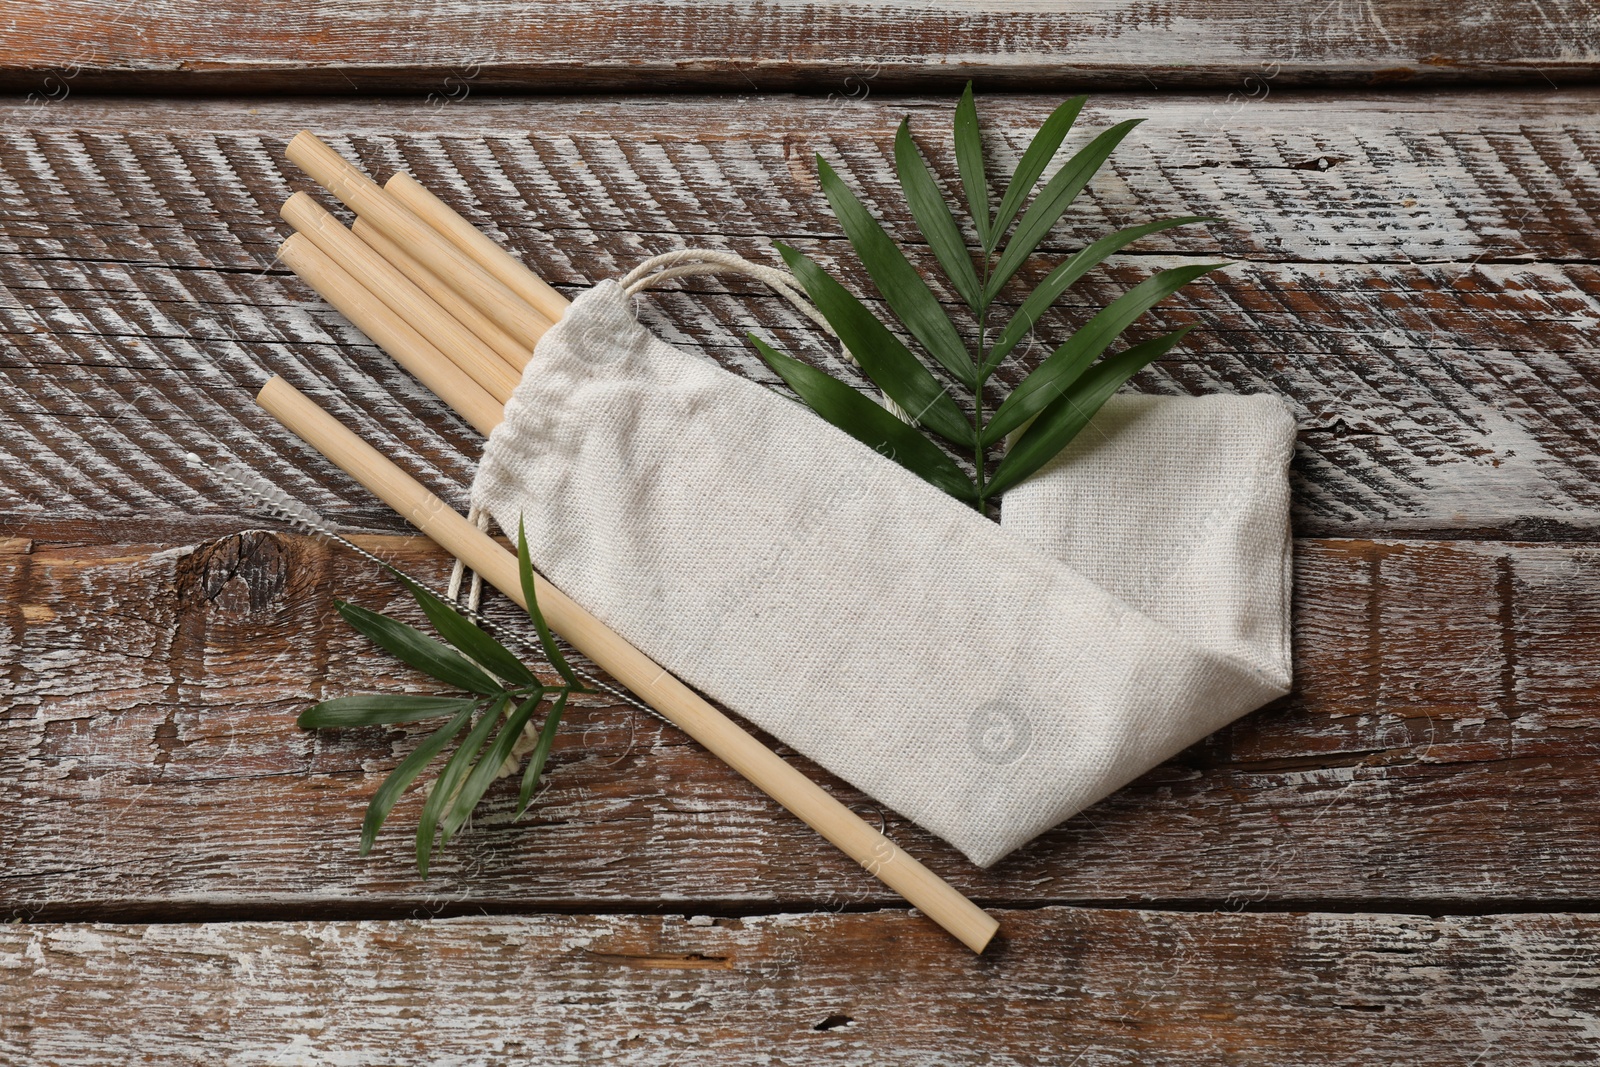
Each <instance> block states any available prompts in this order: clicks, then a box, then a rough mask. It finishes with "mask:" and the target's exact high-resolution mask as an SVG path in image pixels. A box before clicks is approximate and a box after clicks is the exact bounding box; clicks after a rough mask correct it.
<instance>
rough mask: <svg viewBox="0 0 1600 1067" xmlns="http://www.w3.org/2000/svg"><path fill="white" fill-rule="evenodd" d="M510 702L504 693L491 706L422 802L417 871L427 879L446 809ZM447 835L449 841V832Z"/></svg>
mask: <svg viewBox="0 0 1600 1067" xmlns="http://www.w3.org/2000/svg"><path fill="white" fill-rule="evenodd" d="M510 702H511V698H510V697H508V696H505V695H501V696H499V697H497V698H496V699H495V700H494V702H493V703H491V704H490V705H489V707H488V708H487V710H485V711H484V713H483V714H482V715H481V716H480V717H479V718H478V723H477V725H476V726H474V727H473V728H472V731H471V732H470V733H468V734H467V737H466V740H464V741H462V742H461V747H459V748H457V749H456V751H455V754H454V755H452V756H451V757H450V760H449V762H448V763H446V764H445V765H444V770H442V771H440V772H439V777H438V778H436V779H434V782H433V791H432V792H430V793H429V794H428V800H427V803H425V804H423V805H422V821H421V822H420V823H418V824H417V870H419V871H420V872H422V876H423V877H424V878H426V877H427V876H428V860H429V859H430V858H431V857H432V856H433V841H434V835H435V834H436V833H438V830H439V822H440V820H441V819H442V818H443V816H444V812H445V808H446V806H448V805H449V803H450V801H451V800H452V798H453V797H454V796H455V792H456V789H457V787H459V786H460V785H461V782H462V779H464V778H465V777H466V776H467V772H468V771H469V770H471V769H472V767H473V766H474V765H475V764H476V763H477V759H478V753H479V752H480V751H481V750H482V749H483V743H484V742H485V741H487V740H488V739H489V732H490V731H491V730H493V729H494V726H495V724H496V723H497V722H499V721H500V716H501V715H502V714H503V713H504V712H505V710H506V705H507V704H509V703H510ZM444 836H445V839H446V840H448V839H449V836H450V835H449V834H445V835H444Z"/></svg>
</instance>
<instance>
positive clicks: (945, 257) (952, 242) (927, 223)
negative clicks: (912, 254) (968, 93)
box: [894, 119, 983, 385]
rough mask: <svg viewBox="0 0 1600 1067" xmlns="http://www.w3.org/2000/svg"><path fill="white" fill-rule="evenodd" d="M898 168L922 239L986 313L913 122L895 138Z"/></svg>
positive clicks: (967, 296)
mask: <svg viewBox="0 0 1600 1067" xmlns="http://www.w3.org/2000/svg"><path fill="white" fill-rule="evenodd" d="M894 169H895V173H896V174H898V175H899V176H900V190H901V192H903V193H905V195H906V204H907V205H909V206H910V208H911V216H912V217H913V218H915V219H916V220H917V228H918V229H920V230H921V231H922V236H923V237H926V238H927V239H928V247H929V248H931V249H933V254H934V257H935V258H937V259H938V260H939V266H940V267H942V268H944V275H945V277H946V278H949V279H950V284H951V285H953V286H955V290H956V292H957V293H959V294H960V296H961V299H962V300H965V301H966V302H967V307H969V308H971V309H972V313H973V314H975V315H979V314H982V313H983V292H982V283H980V282H979V281H978V272H977V270H976V269H975V268H974V267H973V266H972V256H971V255H970V254H969V253H968V252H967V242H966V239H965V238H963V237H962V236H961V230H960V228H959V227H958V226H956V220H955V216H953V215H951V214H950V206H949V205H948V204H946V203H945V202H944V194H943V193H942V192H940V191H939V185H938V183H937V182H935V181H934V180H933V172H932V171H930V170H929V169H928V164H927V163H926V162H925V161H924V160H923V158H922V153H921V152H919V151H917V145H916V142H915V141H913V140H912V139H911V125H910V123H909V122H907V121H905V120H903V119H902V120H901V122H900V129H899V130H898V131H897V132H896V133H895V135H894ZM924 343H926V342H924ZM958 343H959V342H958ZM961 359H962V362H963V363H966V362H970V360H969V358H968V356H967V354H966V350H965V349H964V348H963V349H962V352H961ZM968 384H969V385H970V384H971V383H970V382H968Z"/></svg>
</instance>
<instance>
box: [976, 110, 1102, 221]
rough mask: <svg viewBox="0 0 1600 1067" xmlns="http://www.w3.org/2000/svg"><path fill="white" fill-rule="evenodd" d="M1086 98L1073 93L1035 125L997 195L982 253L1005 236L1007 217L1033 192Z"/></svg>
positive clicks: (1012, 216) (1014, 215) (1012, 217)
mask: <svg viewBox="0 0 1600 1067" xmlns="http://www.w3.org/2000/svg"><path fill="white" fill-rule="evenodd" d="M1088 99H1089V98H1088V97H1087V96H1075V97H1073V98H1072V99H1071V100H1068V101H1067V102H1066V103H1064V104H1062V105H1061V106H1060V107H1058V108H1056V109H1055V110H1054V111H1052V112H1051V113H1050V117H1049V118H1047V119H1045V120H1044V125H1043V126H1040V127H1039V132H1038V133H1036V134H1034V135H1033V140H1032V141H1030V142H1029V143H1028V150H1027V151H1026V152H1024V153H1022V158H1021V159H1020V160H1018V161H1017V169H1016V171H1015V172H1014V173H1013V174H1012V175H1011V182H1010V184H1008V185H1007V186H1006V192H1005V195H1004V196H1002V197H1001V198H1000V210H999V211H998V212H996V213H995V218H994V228H993V229H992V230H991V231H990V240H989V241H986V242H985V243H984V251H985V252H993V251H994V247H995V245H996V244H998V243H999V242H1000V239H1001V238H1002V237H1004V236H1005V232H1006V229H1007V227H1009V226H1010V225H1011V220H1012V219H1014V218H1016V216H1017V212H1018V211H1021V210H1022V202H1023V201H1024V200H1025V199H1027V196H1028V194H1029V193H1031V192H1033V187H1034V186H1035V185H1037V184H1038V182H1039V176H1040V175H1041V174H1043V173H1044V168H1045V167H1047V166H1048V165H1049V164H1050V160H1052V159H1054V158H1055V154H1056V150H1057V149H1059V148H1060V147H1061V142H1062V141H1064V140H1066V138H1067V131H1068V130H1070V129H1072V124H1073V123H1074V122H1077V121H1078V112H1080V111H1082V110H1083V105H1084V103H1085V102H1087V101H1088Z"/></svg>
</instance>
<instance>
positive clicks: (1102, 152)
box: [984, 119, 1144, 300]
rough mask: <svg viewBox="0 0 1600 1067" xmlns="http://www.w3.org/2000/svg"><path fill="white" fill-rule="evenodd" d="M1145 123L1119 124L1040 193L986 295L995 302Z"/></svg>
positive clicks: (1002, 257)
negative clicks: (1110, 159) (1110, 158)
mask: <svg viewBox="0 0 1600 1067" xmlns="http://www.w3.org/2000/svg"><path fill="white" fill-rule="evenodd" d="M1143 121H1144V120H1143V119H1129V120H1128V121H1126V122H1119V123H1117V124H1116V125H1115V126H1113V127H1111V128H1110V129H1109V130H1107V131H1105V132H1104V133H1102V134H1101V135H1100V136H1098V137H1096V138H1095V139H1094V140H1092V141H1090V142H1089V143H1088V144H1087V145H1085V146H1084V147H1083V148H1081V149H1079V150H1078V153H1077V155H1075V156H1073V157H1072V158H1071V159H1069V160H1068V161H1067V162H1066V163H1065V164H1064V165H1063V166H1062V168H1061V169H1060V170H1058V171H1056V174H1055V177H1053V178H1051V179H1050V180H1049V182H1047V183H1046V184H1045V187H1044V191H1043V192H1041V193H1040V194H1039V195H1038V196H1037V197H1036V198H1035V199H1034V201H1033V203H1032V204H1029V205H1028V210H1027V211H1025V212H1023V213H1022V221H1021V222H1019V223H1017V232H1016V233H1015V234H1013V235H1012V237H1011V240H1009V241H1007V242H1006V248H1005V251H1004V252H1002V253H1000V262H999V263H997V264H996V265H995V268H994V272H993V273H992V274H990V275H989V286H988V288H987V289H985V290H984V295H985V296H986V297H988V298H989V299H991V300H992V299H994V297H995V295H996V294H997V293H999V292H1000V289H1001V287H1003V286H1004V285H1005V284H1006V282H1008V281H1010V280H1011V276H1012V275H1013V274H1015V273H1017V268H1018V267H1020V266H1022V264H1023V261H1024V260H1026V259H1027V258H1028V257H1029V256H1030V255H1032V254H1033V250H1034V249H1035V248H1038V247H1039V242H1040V241H1043V240H1044V238H1045V235H1046V234H1047V233H1049V232H1050V228H1051V227H1052V226H1054V225H1055V224H1056V223H1057V221H1059V220H1060V218H1061V216H1062V214H1064V213H1065V212H1066V210H1067V208H1069V207H1071V206H1072V202H1073V200H1075V199H1077V196H1078V194H1079V193H1080V192H1082V191H1083V187H1084V186H1085V185H1088V184H1089V179H1090V178H1093V177H1094V176H1095V173H1096V172H1097V171H1099V169H1100V165H1101V164H1103V163H1104V162H1105V161H1106V158H1107V157H1108V156H1110V155H1111V153H1112V151H1113V150H1114V149H1115V148H1116V147H1117V145H1119V144H1121V143H1122V139H1123V138H1124V137H1126V136H1128V134H1129V133H1131V132H1132V131H1133V128H1134V127H1135V126H1137V125H1139V123H1141V122H1143Z"/></svg>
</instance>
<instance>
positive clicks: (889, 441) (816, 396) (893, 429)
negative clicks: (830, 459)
mask: <svg viewBox="0 0 1600 1067" xmlns="http://www.w3.org/2000/svg"><path fill="white" fill-rule="evenodd" d="M747 336H748V337H749V338H750V340H751V342H752V343H753V344H754V345H755V346H756V350H757V351H759V352H760V353H761V358H763V359H765V360H766V361H767V365H768V366H769V367H771V368H772V369H773V370H774V371H776V372H777V374H778V376H779V377H780V378H782V379H783V380H784V382H785V384H787V385H788V386H789V388H791V389H793V390H794V391H795V392H796V393H798V394H799V396H800V399H801V400H803V401H805V402H806V404H807V406H809V407H810V408H811V410H812V411H815V412H816V413H817V414H818V415H821V416H822V417H823V418H824V419H826V420H827V421H828V422H830V423H832V424H833V425H834V426H836V427H838V428H839V429H841V430H843V431H844V432H845V433H847V434H849V435H850V436H851V437H854V438H855V439H856V440H857V441H860V442H861V443H862V444H864V445H866V446H867V447H868V448H871V449H872V450H873V451H875V452H877V453H878V454H879V455H882V456H886V457H888V458H889V459H892V460H894V461H895V462H896V463H898V464H900V465H901V466H902V467H904V468H905V469H906V470H908V471H910V472H911V473H913V474H915V475H917V476H918V477H919V478H922V479H924V480H926V481H928V482H930V483H932V484H933V485H936V486H938V487H939V488H940V489H943V490H944V491H945V492H947V493H949V494H950V495H951V496H953V497H955V498H957V499H958V500H972V499H974V498H976V497H977V495H978V490H977V487H976V486H974V485H973V484H972V479H971V478H968V477H967V476H966V474H965V473H963V472H962V470H961V468H960V467H958V466H956V465H955V462H954V461H953V460H951V459H950V457H949V456H947V455H945V454H944V452H943V451H941V450H940V449H939V446H938V445H935V444H934V443H933V442H932V441H930V440H928V439H927V438H926V437H924V436H922V434H921V433H920V432H918V431H917V428H916V427H914V426H910V425H908V424H906V423H904V422H902V421H901V420H899V419H897V418H895V417H894V416H893V415H891V414H889V413H888V412H887V411H885V410H884V409H883V408H882V407H881V406H879V405H878V404H875V403H873V401H872V399H871V398H870V397H866V396H863V395H862V394H861V393H860V392H859V391H857V390H855V389H852V388H851V387H850V386H848V385H846V384H844V383H843V382H841V381H839V380H838V379H836V378H834V377H832V376H830V375H828V374H825V373H823V372H822V371H820V370H817V369H816V368H815V367H813V366H811V365H809V364H806V363H802V362H800V361H799V360H797V359H793V358H791V357H789V356H786V355H784V354H783V353H781V352H779V351H777V350H776V349H774V348H772V347H771V346H770V345H768V344H767V343H766V342H764V341H762V340H761V338H759V337H757V336H755V335H754V334H748V335H747Z"/></svg>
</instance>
